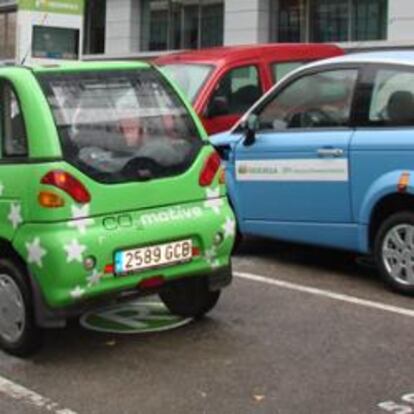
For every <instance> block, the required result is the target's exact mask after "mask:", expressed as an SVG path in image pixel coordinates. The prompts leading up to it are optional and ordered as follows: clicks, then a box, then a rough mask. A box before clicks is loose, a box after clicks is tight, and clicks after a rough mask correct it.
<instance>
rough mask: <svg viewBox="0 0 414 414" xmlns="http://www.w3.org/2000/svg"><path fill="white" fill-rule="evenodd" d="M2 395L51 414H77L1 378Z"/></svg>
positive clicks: (0, 389) (0, 388) (0, 391)
mask: <svg viewBox="0 0 414 414" xmlns="http://www.w3.org/2000/svg"><path fill="white" fill-rule="evenodd" d="M0 394H4V395H6V396H8V397H10V398H13V399H14V400H17V401H20V402H23V403H26V404H28V405H30V406H32V407H36V408H41V409H44V410H46V411H47V412H49V413H54V414H76V412H75V411H72V410H69V409H68V408H62V407H60V405H59V404H58V403H56V402H54V401H52V400H51V399H49V398H46V397H43V396H42V395H40V394H37V393H36V392H34V391H31V390H29V389H27V388H25V387H23V386H21V385H19V384H16V383H14V382H12V381H10V380H8V379H6V378H3V377H0Z"/></svg>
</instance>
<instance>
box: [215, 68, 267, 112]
mask: <svg viewBox="0 0 414 414" xmlns="http://www.w3.org/2000/svg"><path fill="white" fill-rule="evenodd" d="M261 96H262V88H261V86H260V79H259V73H258V70H257V67H256V66H244V67H241V68H236V69H232V70H230V71H229V72H227V74H226V75H224V76H223V77H222V78H221V80H220V82H219V83H218V84H217V86H216V90H215V91H214V93H213V96H212V98H211V100H210V104H209V107H210V109H209V112H211V107H212V106H221V109H222V110H221V111H220V112H222V113H220V115H230V114H243V113H244V112H246V111H247V110H248V109H249V108H250V107H251V106H252V105H253V104H254V103H255V102H256V101H257V100H258V99H259V98H260V97H261ZM212 112H213V113H217V110H216V108H215V109H213V111H212Z"/></svg>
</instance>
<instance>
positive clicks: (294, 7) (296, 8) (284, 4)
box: [277, 0, 306, 42]
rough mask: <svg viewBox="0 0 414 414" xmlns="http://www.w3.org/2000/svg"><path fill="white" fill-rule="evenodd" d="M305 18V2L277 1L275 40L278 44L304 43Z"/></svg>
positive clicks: (294, 0) (300, 0)
mask: <svg viewBox="0 0 414 414" xmlns="http://www.w3.org/2000/svg"><path fill="white" fill-rule="evenodd" d="M305 17H306V3H305V0H279V3H278V24H277V27H278V36H277V40H278V41H279V42H301V41H304V40H305V21H306V19H305Z"/></svg>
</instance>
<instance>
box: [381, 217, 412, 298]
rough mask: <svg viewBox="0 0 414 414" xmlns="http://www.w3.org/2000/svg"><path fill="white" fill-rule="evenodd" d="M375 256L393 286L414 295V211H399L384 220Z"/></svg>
mask: <svg viewBox="0 0 414 414" xmlns="http://www.w3.org/2000/svg"><path fill="white" fill-rule="evenodd" d="M375 259H376V262H377V266H378V268H379V270H380V272H381V274H382V276H383V279H384V280H385V282H386V283H387V284H388V285H389V286H390V287H391V288H392V289H393V290H396V291H398V292H400V293H405V294H410V295H414V213H411V212H408V211H407V212H400V213H395V214H393V215H391V216H390V217H388V218H387V219H386V220H385V221H384V222H383V223H382V225H381V226H380V228H379V231H378V233H377V237H376V241H375Z"/></svg>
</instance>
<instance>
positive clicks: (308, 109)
mask: <svg viewBox="0 0 414 414" xmlns="http://www.w3.org/2000/svg"><path fill="white" fill-rule="evenodd" d="M357 75H358V71H357V70H335V71H329V72H321V73H318V74H315V75H307V76H304V77H302V78H300V79H298V80H296V81H294V82H293V83H291V84H290V85H288V86H287V87H286V88H284V89H283V90H282V92H280V93H278V94H277V95H276V96H275V97H274V99H272V100H270V102H269V101H268V102H267V103H266V104H265V106H264V108H263V109H261V110H260V109H259V112H258V116H259V123H260V129H264V130H267V129H270V130H275V129H276V130H286V129H290V128H332V127H345V126H347V125H348V124H349V119H350V114H351V106H352V98H353V92H354V88H355V84H356V80H357Z"/></svg>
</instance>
